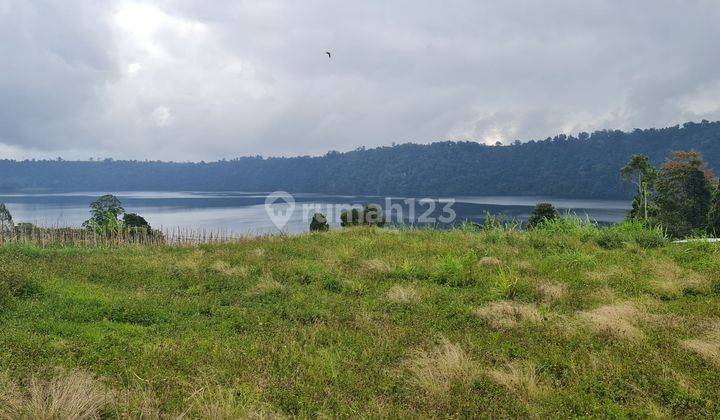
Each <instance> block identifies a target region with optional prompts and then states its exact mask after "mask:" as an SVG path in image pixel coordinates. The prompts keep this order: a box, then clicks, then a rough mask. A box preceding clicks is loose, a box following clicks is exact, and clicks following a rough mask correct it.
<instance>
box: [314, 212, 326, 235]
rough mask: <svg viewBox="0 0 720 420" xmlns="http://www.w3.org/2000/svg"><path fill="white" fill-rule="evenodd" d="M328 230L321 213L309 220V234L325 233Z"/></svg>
mask: <svg viewBox="0 0 720 420" xmlns="http://www.w3.org/2000/svg"><path fill="white" fill-rule="evenodd" d="M328 230H330V225H329V224H328V222H327V217H325V215H324V214H322V213H315V214H314V215H313V217H312V220H310V232H326V231H328Z"/></svg>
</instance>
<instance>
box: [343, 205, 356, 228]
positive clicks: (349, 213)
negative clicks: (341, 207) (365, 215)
mask: <svg viewBox="0 0 720 420" xmlns="http://www.w3.org/2000/svg"><path fill="white" fill-rule="evenodd" d="M358 225H360V210H358V209H350V210H345V211H344V212H342V213H341V214H340V226H342V227H348V226H358Z"/></svg>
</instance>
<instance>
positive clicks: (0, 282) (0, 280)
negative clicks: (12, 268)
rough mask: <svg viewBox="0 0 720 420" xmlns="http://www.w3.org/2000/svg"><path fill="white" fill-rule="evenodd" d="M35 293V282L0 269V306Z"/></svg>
mask: <svg viewBox="0 0 720 420" xmlns="http://www.w3.org/2000/svg"><path fill="white" fill-rule="evenodd" d="M36 291H37V285H36V284H35V282H33V281H31V280H29V279H28V278H27V277H25V276H23V275H21V274H18V273H12V272H9V271H7V270H3V269H0V306H1V305H4V304H7V303H8V302H10V301H12V300H13V299H15V298H25V297H28V296H31V295H33V294H34V293H35V292H36Z"/></svg>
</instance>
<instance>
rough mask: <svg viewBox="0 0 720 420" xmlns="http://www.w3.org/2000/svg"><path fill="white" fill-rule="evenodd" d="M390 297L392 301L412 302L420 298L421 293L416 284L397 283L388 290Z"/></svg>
mask: <svg viewBox="0 0 720 420" xmlns="http://www.w3.org/2000/svg"><path fill="white" fill-rule="evenodd" d="M388 299H389V300H390V301H391V302H395V303H401V304H410V303H415V302H417V301H419V300H420V294H419V293H418V291H417V289H415V287H414V286H400V285H396V286H393V287H392V288H390V290H389V291H388Z"/></svg>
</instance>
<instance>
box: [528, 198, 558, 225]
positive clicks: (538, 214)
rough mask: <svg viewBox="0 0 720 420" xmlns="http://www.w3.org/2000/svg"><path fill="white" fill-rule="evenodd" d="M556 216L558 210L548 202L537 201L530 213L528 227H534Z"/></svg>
mask: <svg viewBox="0 0 720 420" xmlns="http://www.w3.org/2000/svg"><path fill="white" fill-rule="evenodd" d="M557 218H558V212H557V210H556V209H555V206H553V205H552V204H550V203H538V204H537V205H536V206H535V208H534V209H533V211H532V213H531V214H530V218H529V219H528V227H529V228H534V227H535V226H538V225H540V224H542V223H544V222H547V221H550V220H555V219H557Z"/></svg>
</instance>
